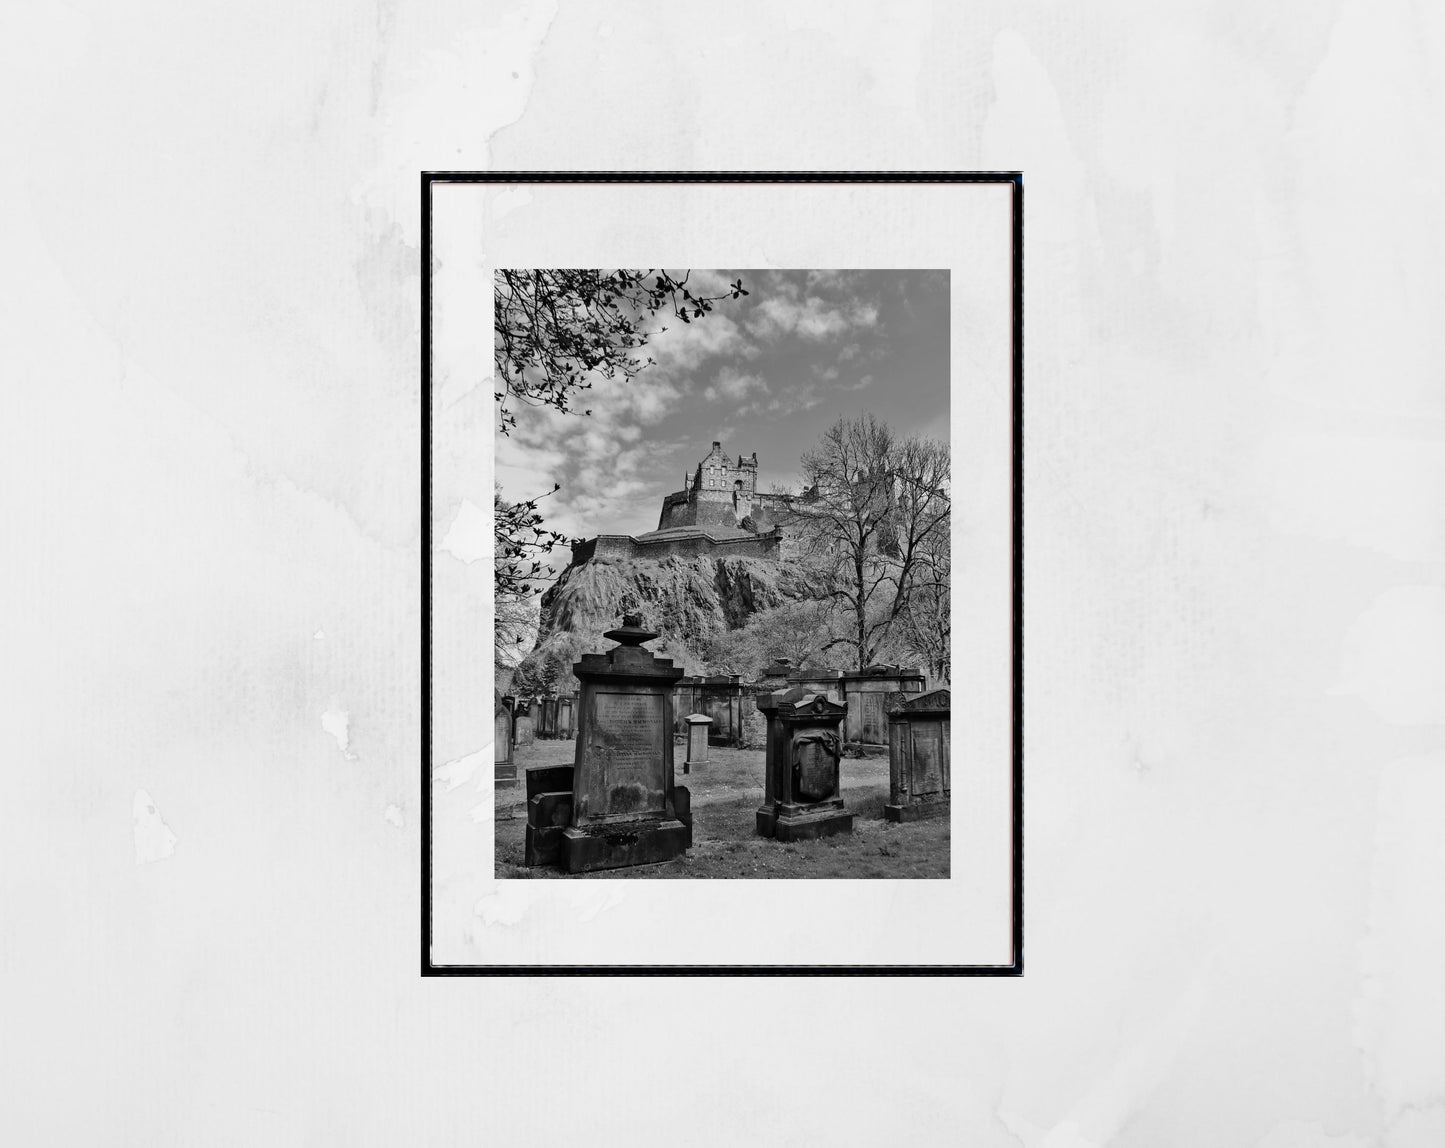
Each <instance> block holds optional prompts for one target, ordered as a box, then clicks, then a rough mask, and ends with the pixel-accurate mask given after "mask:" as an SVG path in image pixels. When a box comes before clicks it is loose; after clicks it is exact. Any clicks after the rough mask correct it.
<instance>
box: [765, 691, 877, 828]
mask: <svg viewBox="0 0 1445 1148" xmlns="http://www.w3.org/2000/svg"><path fill="white" fill-rule="evenodd" d="M757 704H758V709H759V710H760V711H761V712H762V713H763V714H764V715H765V716H766V717H767V719H768V735H767V764H766V777H765V782H764V791H763V804H762V807H761V808H759V810H758V817H757V824H758V833H759V834H761V835H762V836H764V837H775V838H777V839H778V840H779V841H800V840H805V839H807V838H811V837H826V836H829V835H831V834H834V833H851V832H852V831H853V815H852V814H851V813H849V812H848V811H847V809H845V808H844V807H843V797H842V791H841V789H840V787H839V776H838V773H839V762H840V759H841V757H842V748H843V737H842V732H841V730H840V729H839V727H840V726H841V725H842V722H843V719H844V717H845V716H847V713H848V708H847V707H846V706H842V705H839V704H838V703H837V702H834V701H831V700H829V699H828V698H827V697H825V696H824V695H823V694H815V693H812V692H811V691H809V690H805V689H802V688H800V687H798V686H794V687H793V688H792V689H790V690H784V691H783V692H781V693H774V694H764V695H762V696H761V697H759V698H758V703H757Z"/></svg>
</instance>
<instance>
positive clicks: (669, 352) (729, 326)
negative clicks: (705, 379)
mask: <svg viewBox="0 0 1445 1148" xmlns="http://www.w3.org/2000/svg"><path fill="white" fill-rule="evenodd" d="M717 306H718V307H719V308H720V307H722V306H723V304H721V303H719V304H717ZM654 322H655V324H656V325H655V326H653V327H652V328H651V331H650V340H649V342H648V345H647V348H646V350H647V352H648V353H650V354H651V355H652V357H653V358H654V359H656V360H657V366H658V367H660V368H663V369H665V370H668V371H682V372H688V371H695V370H697V368H698V367H700V366H702V364H703V363H705V362H706V361H707V360H708V359H711V358H715V357H717V356H719V355H743V356H746V357H747V358H753V357H755V356H756V355H757V354H758V348H757V347H756V346H755V345H754V344H753V343H752V342H751V341H749V339H748V338H747V336H746V335H744V334H743V331H742V328H741V327H739V326H738V325H737V323H736V322H735V321H734V320H733V319H731V318H730V317H729V316H727V315H721V314H719V313H718V312H717V311H716V310H715V311H713V312H712V313H711V314H708V315H705V316H703V317H702V318H701V319H694V320H693V321H692V322H691V323H684V322H683V321H682V320H681V319H679V318H677V317H676V316H675V315H673V314H671V313H670V312H664V313H663V314H662V315H660V316H658V317H657V319H656V320H654ZM662 327H666V328H667V330H665V331H664V330H662ZM652 369H654V368H649V370H652Z"/></svg>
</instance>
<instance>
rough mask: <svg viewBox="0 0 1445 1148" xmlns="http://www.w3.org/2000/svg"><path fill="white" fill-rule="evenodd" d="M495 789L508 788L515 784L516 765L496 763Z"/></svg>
mask: <svg viewBox="0 0 1445 1148" xmlns="http://www.w3.org/2000/svg"><path fill="white" fill-rule="evenodd" d="M495 782H496V784H495V785H494V786H493V788H495V789H510V788H511V787H512V786H514V785H516V784H517V767H516V766H515V765H498V766H496V774H495Z"/></svg>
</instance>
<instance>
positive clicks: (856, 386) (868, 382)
mask: <svg viewBox="0 0 1445 1148" xmlns="http://www.w3.org/2000/svg"><path fill="white" fill-rule="evenodd" d="M872 385H873V376H872V375H864V376H863V377H862V378H860V379H859V380H858V381H857V382H856V383H844V384H843V389H844V390H845V391H861V390H862V389H863V388H864V387H869V386H872Z"/></svg>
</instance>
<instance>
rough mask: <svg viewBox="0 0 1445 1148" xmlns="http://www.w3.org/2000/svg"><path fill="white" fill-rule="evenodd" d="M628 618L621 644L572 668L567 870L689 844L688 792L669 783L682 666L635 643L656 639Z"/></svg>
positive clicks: (660, 854)
mask: <svg viewBox="0 0 1445 1148" xmlns="http://www.w3.org/2000/svg"><path fill="white" fill-rule="evenodd" d="M641 622H642V619H641V618H640V617H639V616H638V615H636V614H628V615H626V616H625V617H624V618H623V620H622V627H621V628H620V629H617V630H609V631H608V632H607V633H606V634H605V635H603V636H604V637H606V638H610V639H611V640H612V641H614V642H617V643H618V644H617V645H616V646H614V647H613V648H612V649H611V650H609V651H607V653H605V654H584V655H582V660H581V661H579V662H577V663H576V664H575V665H573V667H572V672H573V673H574V674H576V675H577V680H578V681H579V682H580V683H581V684H582V688H581V691H580V698H579V701H578V709H577V715H578V726H577V753H576V759H575V760H576V768H575V773H574V776H573V787H572V815H571V823H570V824H569V825H568V827H567V830H566V832H565V834H564V835H563V842H562V864H563V867H564V868H565V869H566V870H567V871H568V872H569V873H583V872H588V871H590V870H593V869H616V868H620V867H622V866H627V865H645V864H649V863H651V862H655V861H670V860H672V859H673V858H674V857H678V856H681V855H682V853H684V852H685V851H686V850H687V849H688V848H689V847H690V846H691V845H692V815H691V813H690V811H689V809H690V802H689V794H688V791H687V789H686V788H685V787H684V786H680V785H675V784H674V781H673V763H672V725H673V716H672V689H673V686H674V684H675V683H676V682H677V680H678V678H680V677H682V670H681V669H680V668H678V667H675V666H674V665H673V664H672V659H671V658H659V657H657V656H655V655H654V654H653V653H652V652H651V651H650V650H644V649H643V648H642V644H643V643H644V642H649V641H651V640H652V639H653V638H655V637H657V635H656V634H654V633H651V632H650V631H647V630H644V629H643V628H642V625H641Z"/></svg>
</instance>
